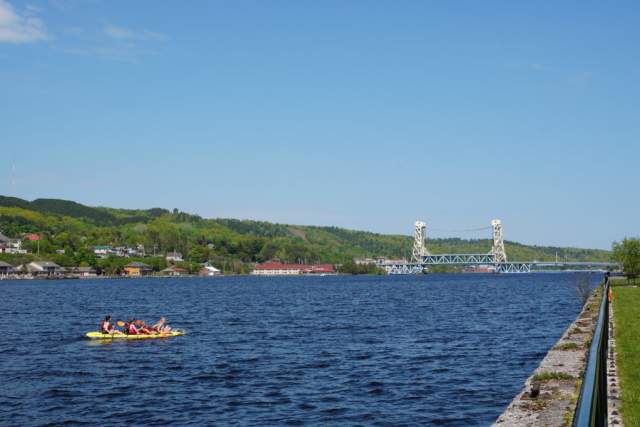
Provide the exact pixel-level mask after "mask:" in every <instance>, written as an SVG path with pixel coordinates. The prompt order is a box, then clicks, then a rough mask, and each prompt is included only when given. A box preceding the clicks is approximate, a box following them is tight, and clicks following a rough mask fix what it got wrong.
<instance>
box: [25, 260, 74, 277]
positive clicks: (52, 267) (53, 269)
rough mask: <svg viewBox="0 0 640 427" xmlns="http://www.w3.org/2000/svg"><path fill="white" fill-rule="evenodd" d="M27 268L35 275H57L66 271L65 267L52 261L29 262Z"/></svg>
mask: <svg viewBox="0 0 640 427" xmlns="http://www.w3.org/2000/svg"><path fill="white" fill-rule="evenodd" d="M26 270H27V271H28V272H29V273H31V275H33V276H57V275H59V274H64V273H65V272H66V270H65V268H64V267H60V266H59V265H58V264H56V263H55V262H52V261H33V262H30V263H29V264H27V266H26Z"/></svg>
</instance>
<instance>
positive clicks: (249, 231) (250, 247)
mask: <svg viewBox="0 0 640 427" xmlns="http://www.w3.org/2000/svg"><path fill="white" fill-rule="evenodd" d="M0 232H2V233H3V234H5V235H6V236H8V237H20V236H23V235H25V234H26V233H37V234H39V235H40V237H41V238H40V240H39V241H25V242H24V247H25V249H28V250H29V251H30V252H33V253H36V252H37V251H38V250H39V252H40V258H47V259H52V260H54V261H55V262H57V263H59V264H61V265H63V266H66V265H81V264H82V265H94V266H100V264H108V263H111V264H115V263H121V261H105V260H102V261H99V260H98V259H96V257H95V255H94V254H93V247H94V246H96V245H112V246H128V247H137V246H138V245H143V246H144V248H145V251H146V254H147V256H153V255H155V256H156V258H161V257H162V256H163V255H164V254H165V253H166V252H169V251H174V250H175V251H178V252H181V253H182V254H183V255H184V259H185V262H189V263H202V262H205V261H211V262H212V263H213V264H214V265H215V266H216V267H218V268H221V269H224V270H225V271H228V272H231V271H233V272H246V271H248V270H249V269H250V265H251V264H253V263H256V262H263V261H267V260H270V259H276V258H277V259H279V260H281V261H283V262H291V263H331V264H345V268H349V267H348V266H347V265H346V264H349V263H351V261H352V260H353V259H354V258H364V257H378V256H384V257H393V258H402V257H404V258H409V256H410V253H411V247H412V243H413V238H412V237H411V236H401V235H383V234H377V233H370V232H366V231H355V230H347V229H343V228H338V227H316V226H300V225H288V224H275V223H270V222H264V221H248V220H242V221H241V220H236V219H205V218H202V217H200V216H197V215H192V214H188V213H185V212H180V211H179V210H178V209H173V210H167V209H162V208H152V209H137V210H132V209H114V208H106V207H90V206H85V205H81V204H79V203H76V202H72V201H66V200H59V199H37V200H34V201H31V202H29V201H27V200H22V199H19V198H15V197H3V196H0ZM427 246H428V248H429V250H430V251H431V252H432V253H484V252H488V251H489V250H490V248H491V241H490V240H489V239H480V240H463V239H429V240H428V242H427ZM505 246H506V250H507V255H508V256H509V259H510V260H514V261H515V260H540V261H543V260H544V261H550V260H554V259H555V257H556V254H557V255H558V257H559V258H560V259H562V260H565V259H566V260H571V261H584V260H590V261H609V260H610V257H611V253H610V252H609V251H603V250H594V249H577V248H556V247H541V246H527V245H521V244H518V243H514V242H505ZM61 249H64V251H65V253H64V254H56V250H61ZM34 257H35V256H34V255H27V256H25V255H11V256H8V255H6V254H3V256H2V257H0V259H3V260H5V261H8V262H12V263H14V264H15V263H16V262H21V261H24V260H29V259H32V258H34ZM111 264H110V265H104V267H105V268H111V269H114V268H115V267H114V266H113V265H111ZM349 265H350V264H349ZM158 267H161V265H158Z"/></svg>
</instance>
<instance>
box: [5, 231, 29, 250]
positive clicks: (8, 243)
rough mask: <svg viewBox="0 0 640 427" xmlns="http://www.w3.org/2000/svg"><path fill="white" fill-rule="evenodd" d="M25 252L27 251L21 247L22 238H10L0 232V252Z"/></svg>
mask: <svg viewBox="0 0 640 427" xmlns="http://www.w3.org/2000/svg"><path fill="white" fill-rule="evenodd" d="M1 253H5V254H26V253H27V251H26V250H25V249H22V240H20V239H10V238H8V237H7V236H5V235H4V234H2V233H0V254H1Z"/></svg>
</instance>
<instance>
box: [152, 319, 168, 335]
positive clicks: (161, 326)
mask: <svg viewBox="0 0 640 427" xmlns="http://www.w3.org/2000/svg"><path fill="white" fill-rule="evenodd" d="M151 330H153V331H155V332H157V333H159V334H168V333H169V332H171V326H169V325H167V321H166V320H165V318H164V317H161V318H160V320H158V322H157V323H156V324H155V325H153V326H152V327H151Z"/></svg>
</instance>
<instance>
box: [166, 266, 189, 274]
mask: <svg viewBox="0 0 640 427" xmlns="http://www.w3.org/2000/svg"><path fill="white" fill-rule="evenodd" d="M160 273H162V274H163V275H165V276H186V275H187V274H189V272H188V271H187V270H185V269H184V268H181V267H176V266H175V265H172V266H171V267H169V268H165V269H164V270H162V271H160Z"/></svg>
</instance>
